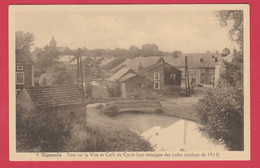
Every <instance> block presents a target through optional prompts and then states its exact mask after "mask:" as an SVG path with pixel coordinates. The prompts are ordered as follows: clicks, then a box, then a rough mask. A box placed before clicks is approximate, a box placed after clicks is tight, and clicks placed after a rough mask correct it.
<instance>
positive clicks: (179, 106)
mask: <svg viewBox="0 0 260 168" xmlns="http://www.w3.org/2000/svg"><path fill="white" fill-rule="evenodd" d="M201 98H203V97H202V96H191V97H178V98H174V99H170V98H169V99H165V100H164V101H161V103H162V106H163V107H164V109H165V110H164V113H162V114H163V115H168V116H173V117H178V118H181V119H184V120H190V121H194V122H199V118H198V116H197V113H196V111H195V107H196V104H197V103H198V102H199V100H200V99H201Z"/></svg>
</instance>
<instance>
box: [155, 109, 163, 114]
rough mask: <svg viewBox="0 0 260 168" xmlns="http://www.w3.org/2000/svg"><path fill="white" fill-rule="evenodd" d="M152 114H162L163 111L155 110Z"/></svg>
mask: <svg viewBox="0 0 260 168" xmlns="http://www.w3.org/2000/svg"><path fill="white" fill-rule="evenodd" d="M154 112H155V113H156V114H161V113H164V111H163V109H156V110H155V111H154Z"/></svg>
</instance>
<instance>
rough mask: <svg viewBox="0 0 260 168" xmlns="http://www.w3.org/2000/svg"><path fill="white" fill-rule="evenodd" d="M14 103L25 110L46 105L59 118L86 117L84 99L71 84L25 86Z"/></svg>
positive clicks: (78, 118) (83, 118)
mask: <svg viewBox="0 0 260 168" xmlns="http://www.w3.org/2000/svg"><path fill="white" fill-rule="evenodd" d="M16 104H17V105H20V106H21V107H23V108H25V109H27V111H33V110H35V109H36V110H37V109H40V108H46V107H47V108H48V109H49V110H50V111H51V112H53V113H55V115H56V116H57V118H60V119H62V118H63V119H76V120H85V119H86V101H85V100H84V99H83V96H82V95H81V94H80V92H79V90H78V88H76V87H75V86H73V85H56V86H37V87H26V88H23V89H22V91H21V92H20V93H19V95H18V96H17V98H16ZM21 115H23V114H21Z"/></svg>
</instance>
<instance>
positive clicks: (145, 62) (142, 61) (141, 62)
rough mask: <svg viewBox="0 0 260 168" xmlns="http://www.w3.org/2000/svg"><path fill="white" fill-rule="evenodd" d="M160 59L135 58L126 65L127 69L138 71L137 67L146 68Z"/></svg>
mask: <svg viewBox="0 0 260 168" xmlns="http://www.w3.org/2000/svg"><path fill="white" fill-rule="evenodd" d="M160 59H161V57H159V56H152V57H135V58H134V59H132V61H131V62H129V63H128V65H127V67H128V68H130V69H133V70H134V71H136V72H137V71H138V69H139V67H140V66H141V67H142V68H146V67H148V66H150V65H153V64H155V63H157V62H158V61H159V60H160Z"/></svg>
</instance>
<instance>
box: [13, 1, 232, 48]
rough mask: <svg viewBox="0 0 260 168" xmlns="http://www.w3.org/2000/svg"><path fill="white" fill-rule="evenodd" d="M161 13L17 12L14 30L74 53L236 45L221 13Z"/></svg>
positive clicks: (40, 44) (38, 43) (115, 10)
mask: <svg viewBox="0 0 260 168" xmlns="http://www.w3.org/2000/svg"><path fill="white" fill-rule="evenodd" d="M120 8H121V9H120ZM88 9H89V8H88ZM162 9H163V8H160V9H158V10H156V8H153V9H152V10H142V9H139V10H131V9H130V10H129V9H128V10H122V6H118V7H115V8H113V9H112V10H111V9H110V10H105V9H104V10H102V8H99V10H79V11H77V10H69V11H60V10H58V11H57V10H56V11H55V10H53V11H52V10H49V11H43V10H39V11H37V10H30V11H18V12H16V13H15V30H16V31H24V32H31V33H33V35H34V37H35V41H34V47H44V46H45V45H47V44H48V43H49V41H50V40H51V38H52V36H54V38H55V40H56V41H57V45H58V46H64V47H66V46H68V47H69V48H71V49H76V48H78V47H86V48H88V49H96V48H104V49H108V48H109V49H115V48H124V49H128V48H129V47H130V46H131V45H136V46H138V47H139V48H141V46H142V44H145V43H155V44H157V45H158V46H159V49H160V50H162V51H169V52H172V51H174V50H180V51H182V52H183V53H190V52H206V51H207V50H208V51H211V52H215V51H216V50H218V51H220V52H221V51H222V50H223V49H224V48H225V47H228V48H230V49H232V48H234V47H236V45H235V44H234V43H232V42H231V41H230V40H229V39H228V28H226V27H221V26H220V25H219V21H218V18H217V17H216V16H215V12H216V11H214V10H206V11H205V10H201V11H200V10H189V8H187V9H186V10H176V9H174V10H169V9H168V10H162Z"/></svg>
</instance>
